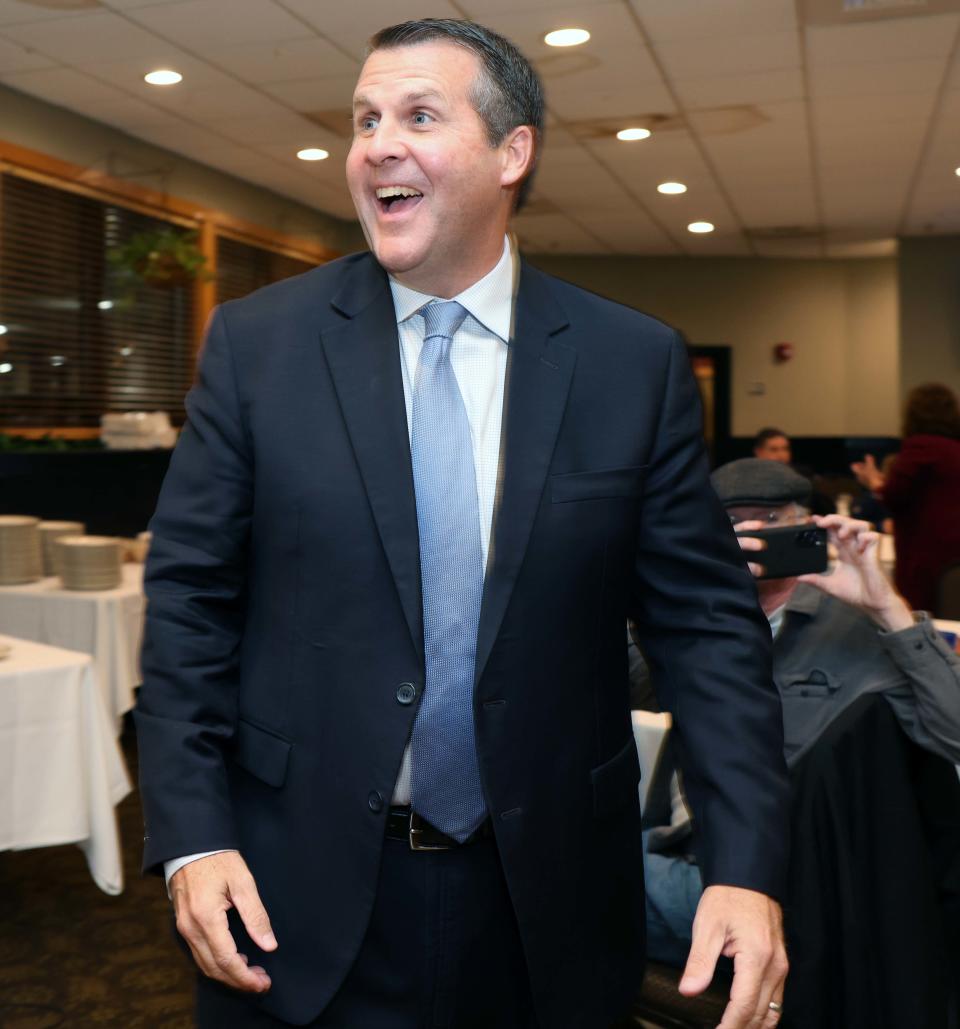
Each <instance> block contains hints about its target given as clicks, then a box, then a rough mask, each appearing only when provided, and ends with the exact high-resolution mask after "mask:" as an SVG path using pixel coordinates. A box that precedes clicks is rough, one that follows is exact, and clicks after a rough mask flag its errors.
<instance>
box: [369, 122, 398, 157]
mask: <svg viewBox="0 0 960 1029" xmlns="http://www.w3.org/2000/svg"><path fill="white" fill-rule="evenodd" d="M405 156H406V147H405V146H404V144H403V139H402V136H401V133H400V131H399V126H398V125H397V124H396V122H394V121H392V120H390V119H383V120H381V121H380V123H379V124H378V125H377V127H376V128H375V129H374V130H373V133H372V135H371V136H370V138H369V140H368V142H367V160H368V161H370V163H371V164H377V165H379V164H385V163H386V162H387V161H391V160H395V161H399V160H401V159H402V158H403V157H405Z"/></svg>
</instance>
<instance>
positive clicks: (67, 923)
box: [0, 728, 193, 1029]
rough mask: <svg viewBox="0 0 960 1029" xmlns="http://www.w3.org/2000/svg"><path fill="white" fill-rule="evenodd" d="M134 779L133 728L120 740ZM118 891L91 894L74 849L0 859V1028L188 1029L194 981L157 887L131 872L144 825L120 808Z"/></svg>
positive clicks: (131, 801) (133, 805) (129, 801)
mask: <svg viewBox="0 0 960 1029" xmlns="http://www.w3.org/2000/svg"><path fill="white" fill-rule="evenodd" d="M122 744H123V750H124V754H125V756H126V758H127V765H128V767H129V769H130V774H131V776H132V777H133V779H134V780H136V774H137V757H136V744H135V740H134V736H133V732H132V729H130V728H128V729H127V730H126V731H125V732H124V735H123V739H122ZM117 810H118V815H119V820H120V838H121V843H122V846H123V860H124V876H125V881H126V888H125V889H124V891H123V893H122V894H121V895H120V896H119V897H109V896H107V895H106V894H105V893H101V891H100V890H99V889H98V888H97V887H96V885H95V884H94V882H93V879H91V878H90V873H89V872H88V871H87V865H86V861H85V860H84V857H83V854H82V853H81V852H80V850H79V849H77V848H76V847H74V846H65V847H45V848H41V849H38V850H26V851H16V852H11V851H6V852H3V853H0V1027H2V1029H54V1027H55V1026H63V1027H69V1029H86V1027H88V1026H90V1027H96V1029H137V1027H144V1029H189V1027H190V1026H192V1024H193V1021H192V1017H191V1010H192V984H193V975H192V972H191V970H190V967H189V965H188V964H187V961H186V958H185V957H184V956H183V954H182V953H181V951H180V950H179V948H178V947H177V946H176V944H175V943H174V942H173V936H172V933H173V928H172V922H171V920H170V907H169V903H168V901H167V898H166V894H165V892H164V889H163V884H162V881H161V880H160V879H158V878H156V877H154V876H151V877H149V878H144V877H143V876H141V875H140V868H139V861H140V841H141V840H142V838H143V820H142V817H141V813H140V801H139V797H138V795H137V793H136V791H134V792H133V793H132V794H131V795H130V796H129V797H127V798H126V800H124V801H123V803H122V804H121V805H120V806H119V808H118V809H117Z"/></svg>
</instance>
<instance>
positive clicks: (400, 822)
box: [387, 807, 493, 850]
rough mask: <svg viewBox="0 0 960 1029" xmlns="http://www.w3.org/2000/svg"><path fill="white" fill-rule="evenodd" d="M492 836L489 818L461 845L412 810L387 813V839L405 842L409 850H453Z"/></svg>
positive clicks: (392, 809)
mask: <svg viewBox="0 0 960 1029" xmlns="http://www.w3.org/2000/svg"><path fill="white" fill-rule="evenodd" d="M492 836H493V825H492V824H491V822H490V819H489V818H485V819H484V820H483V821H482V822H481V823H480V825H479V826H478V827H477V828H476V829H475V830H474V831H473V832H472V833H471V834H470V835H469V836H468V837H467V838H466V839H465V840H464V841H463V843H458V842H457V841H456V840H455V839H454V838H453V837H452V836H447V834H446V833H442V832H440V830H439V829H435V828H434V827H433V826H432V825H431V824H430V823H429V822H426V821H424V820H423V819H422V818H421V817H420V816H419V815H418V814H417V813H416V811H414V810H413V808H410V807H391V808H390V810H389V811H388V812H387V839H388V840H405V841H407V842H408V843H409V844H410V849H411V850H454V849H455V848H457V847H466V846H467V845H468V844H471V843H476V841H477V840H485V839H490V838H491V837H492Z"/></svg>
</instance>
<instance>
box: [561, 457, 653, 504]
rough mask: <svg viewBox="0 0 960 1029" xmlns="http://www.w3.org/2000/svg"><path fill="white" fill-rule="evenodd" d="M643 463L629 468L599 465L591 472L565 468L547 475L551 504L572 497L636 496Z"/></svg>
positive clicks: (643, 470) (639, 493)
mask: <svg viewBox="0 0 960 1029" xmlns="http://www.w3.org/2000/svg"><path fill="white" fill-rule="evenodd" d="M646 470H647V466H646V465H645V464H640V465H633V466H632V467H630V468H601V469H599V470H598V471H591V472H565V473H563V474H560V475H551V476H550V499H551V500H552V501H553V503H554V504H566V503H569V502H570V501H572V500H603V499H605V498H610V497H626V498H631V497H633V498H636V497H639V496H640V495H641V494H642V493H643V476H644V473H645V472H646Z"/></svg>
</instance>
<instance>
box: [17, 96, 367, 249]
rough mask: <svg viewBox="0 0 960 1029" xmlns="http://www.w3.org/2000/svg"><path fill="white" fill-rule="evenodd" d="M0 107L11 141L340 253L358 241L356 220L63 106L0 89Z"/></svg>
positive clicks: (359, 243) (356, 246)
mask: <svg viewBox="0 0 960 1029" xmlns="http://www.w3.org/2000/svg"><path fill="white" fill-rule="evenodd" d="M0 111H2V112H3V114H2V117H0V138H2V139H4V140H6V141H8V142H10V143H16V144H18V145H20V146H24V147H29V148H30V149H31V150H39V151H40V152H41V153H44V154H48V155H50V156H51V157H57V158H59V159H60V160H61V161H69V162H71V163H73V164H78V165H80V166H81V167H84V168H94V169H96V170H97V171H99V172H104V173H107V174H111V175H115V176H116V177H117V178H122V179H129V180H130V181H132V182H135V183H137V184H138V185H141V186H146V187H148V188H150V189H159V190H163V191H165V192H167V193H169V194H170V195H171V196H176V197H180V198H182V199H184V200H189V201H194V202H195V203H198V204H200V205H202V206H204V207H210V208H213V209H215V210H219V211H224V212H226V213H227V214H231V215H233V216H234V217H236V218H242V219H245V220H246V221H250V222H254V223H256V224H257V225H262V226H264V227H265V228H268V229H273V230H274V231H277V232H284V233H288V234H290V235H292V236H301V237H304V238H306V239H309V240H312V241H313V242H316V243H320V244H322V245H324V246H327V247H330V248H331V249H333V250H337V251H340V252H341V253H350V252H351V251H354V250H358V249H360V248H361V247H364V246H365V243H364V240H363V234H362V233H361V231H360V227H359V225H358V224H357V223H356V222H347V221H343V220H342V219H340V218H334V217H332V216H330V215H327V214H323V213H322V212H320V211H316V210H314V209H312V208H310V207H307V206H306V205H305V204H299V203H297V202H296V201H294V200H288V199H286V198H285V197H282V196H279V195H278V194H276V193H271V192H270V191H269V190H267V189H263V188H262V187H259V186H254V185H252V184H250V183H247V182H242V181H241V180H240V179H235V178H234V177H233V176H232V175H225V174H224V173H223V172H219V171H216V170H214V169H213V168H209V167H207V166H206V165H203V164H198V163H197V162H195V161H190V160H188V159H187V158H185V157H182V156H180V155H179V154H175V153H172V152H171V151H169V150H163V149H161V148H160V147H156V146H152V145H151V144H149V143H144V142H143V141H141V140H139V139H134V137H133V136H128V135H127V134H126V133H123V132H119V131H118V130H116V129H113V128H110V126H108V125H104V124H102V123H101V122H96V121H91V120H90V119H89V118H84V117H82V116H81V115H78V114H74V113H72V112H71V111H67V110H65V109H64V108H62V107H54V106H53V105H52V104H47V103H44V102H43V101H41V100H37V99H35V98H34V97H30V96H27V95H26V94H24V93H18V92H16V91H15V90H11V89H7V88H5V87H3V86H0Z"/></svg>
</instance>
